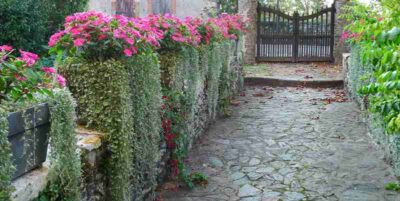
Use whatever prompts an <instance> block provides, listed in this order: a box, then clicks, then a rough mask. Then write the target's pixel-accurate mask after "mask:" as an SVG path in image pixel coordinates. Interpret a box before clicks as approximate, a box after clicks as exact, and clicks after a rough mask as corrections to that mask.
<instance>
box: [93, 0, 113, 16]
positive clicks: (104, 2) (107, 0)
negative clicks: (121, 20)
mask: <svg viewBox="0 0 400 201" xmlns="http://www.w3.org/2000/svg"><path fill="white" fill-rule="evenodd" d="M88 10H95V11H100V12H103V13H106V14H109V15H111V14H113V13H112V4H111V0H89V5H88Z"/></svg>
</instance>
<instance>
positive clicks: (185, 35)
mask: <svg viewBox="0 0 400 201" xmlns="http://www.w3.org/2000/svg"><path fill="white" fill-rule="evenodd" d="M142 20H145V21H147V22H148V23H149V26H151V27H153V28H154V29H158V30H160V31H161V33H163V37H162V40H161V42H160V43H161V48H162V49H164V48H175V47H177V46H178V45H181V44H185V45H192V46H197V45H198V44H199V43H200V40H201V35H200V33H199V32H198V31H197V27H198V25H199V24H200V23H201V22H200V21H198V20H196V21H195V23H191V22H194V21H193V20H191V18H186V19H185V20H181V19H179V18H177V17H175V16H172V15H169V14H167V15H149V16H147V17H146V18H143V19H142Z"/></svg>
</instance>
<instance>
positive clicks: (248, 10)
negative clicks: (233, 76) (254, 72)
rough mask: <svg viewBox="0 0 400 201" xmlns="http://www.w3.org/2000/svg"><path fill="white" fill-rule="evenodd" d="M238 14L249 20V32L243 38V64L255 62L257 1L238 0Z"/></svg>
mask: <svg viewBox="0 0 400 201" xmlns="http://www.w3.org/2000/svg"><path fill="white" fill-rule="evenodd" d="M239 14H241V15H243V16H244V17H246V18H248V19H250V20H251V21H250V23H249V30H250V31H248V32H246V33H245V36H244V39H243V41H244V47H243V51H244V55H243V59H244V63H245V64H253V63H255V62H256V40H257V25H256V22H257V0H239Z"/></svg>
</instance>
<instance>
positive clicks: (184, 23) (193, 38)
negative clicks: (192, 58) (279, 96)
mask: <svg viewBox="0 0 400 201" xmlns="http://www.w3.org/2000/svg"><path fill="white" fill-rule="evenodd" d="M65 21H66V22H65V24H64V29H63V30H62V31H59V32H57V33H55V34H54V35H52V36H51V38H50V40H49V43H48V45H49V46H50V47H51V51H50V52H51V53H60V52H65V53H67V56H74V57H75V56H78V57H83V58H86V59H89V60H106V59H109V58H123V57H131V56H133V55H134V54H136V53H138V52H145V51H147V50H150V49H154V48H161V49H174V48H178V47H180V46H182V45H189V46H195V47H196V46H197V45H199V44H200V43H202V44H209V43H210V42H219V41H221V40H223V39H236V38H238V37H239V35H240V34H242V33H243V32H244V31H246V22H247V21H246V20H244V19H243V18H242V17H241V16H240V15H228V14H222V15H221V16H220V17H218V18H212V19H209V20H207V21H203V20H202V19H200V18H192V17H187V18H185V19H179V18H177V17H175V16H172V15H169V14H167V15H149V16H147V17H144V18H128V17H125V16H121V15H114V16H107V15H104V14H102V13H99V12H94V11H90V12H83V13H76V14H74V15H71V16H68V17H66V20H65Z"/></svg>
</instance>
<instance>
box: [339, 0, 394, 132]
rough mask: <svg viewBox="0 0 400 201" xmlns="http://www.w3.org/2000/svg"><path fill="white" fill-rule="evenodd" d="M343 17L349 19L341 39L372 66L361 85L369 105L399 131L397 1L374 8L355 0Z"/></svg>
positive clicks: (391, 129) (386, 1) (386, 0)
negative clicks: (364, 83)
mask: <svg viewBox="0 0 400 201" xmlns="http://www.w3.org/2000/svg"><path fill="white" fill-rule="evenodd" d="M347 10H348V11H349V12H347V13H346V14H345V15H344V17H345V18H346V19H348V20H349V21H351V24H350V25H349V26H347V28H346V30H347V31H346V32H344V33H343V35H342V40H347V41H348V42H349V43H350V44H352V45H354V46H357V48H358V50H359V55H360V59H361V63H362V64H363V65H364V66H366V67H368V68H371V72H372V73H371V77H370V79H369V82H368V83H367V84H366V85H364V86H362V87H360V88H359V91H360V92H361V93H362V94H365V95H368V97H369V103H370V108H371V110H372V111H373V112H376V113H378V114H380V115H382V116H383V117H384V122H385V123H386V130H387V131H388V133H399V132H400V93H399V89H400V73H399V72H398V71H399V69H400V25H399V23H398V22H399V21H400V2H398V1H396V0H383V1H381V2H380V3H379V4H377V5H376V6H375V7H374V9H371V8H369V7H368V6H366V5H363V4H360V3H358V2H357V1H355V2H354V3H353V4H352V5H350V6H349V7H348V8H347Z"/></svg>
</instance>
